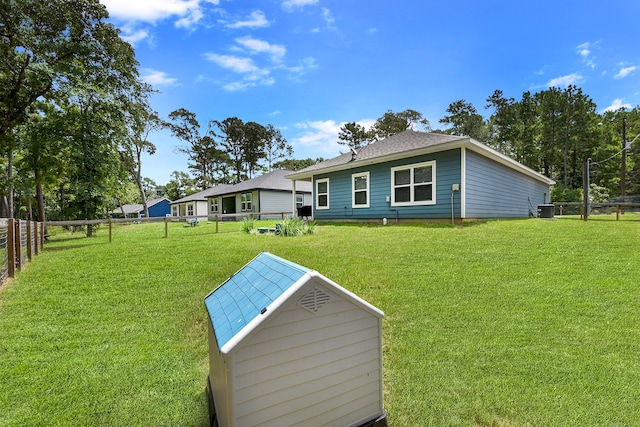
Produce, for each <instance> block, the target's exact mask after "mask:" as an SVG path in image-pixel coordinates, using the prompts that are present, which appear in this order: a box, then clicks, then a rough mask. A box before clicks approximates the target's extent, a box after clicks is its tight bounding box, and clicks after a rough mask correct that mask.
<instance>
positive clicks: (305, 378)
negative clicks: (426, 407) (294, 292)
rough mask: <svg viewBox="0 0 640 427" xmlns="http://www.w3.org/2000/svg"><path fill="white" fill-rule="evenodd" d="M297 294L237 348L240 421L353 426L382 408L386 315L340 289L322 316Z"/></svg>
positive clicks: (236, 388)
mask: <svg viewBox="0 0 640 427" xmlns="http://www.w3.org/2000/svg"><path fill="white" fill-rule="evenodd" d="M308 288H309V287H308ZM308 288H307V289H308ZM303 293H304V292H302V291H301V293H300V296H301V295H303ZM297 299H298V297H296V298H292V299H291V301H289V302H287V303H286V304H285V305H284V306H282V307H280V309H279V310H278V313H277V316H274V317H273V318H272V319H268V320H267V321H266V322H265V324H264V326H263V327H262V328H261V329H260V333H257V334H254V335H251V336H249V337H248V338H247V339H246V341H245V342H243V343H241V345H240V346H239V348H238V350H237V351H236V352H235V353H234V354H233V364H234V366H233V373H234V377H233V387H234V396H235V399H236V400H235V403H234V404H235V407H236V409H237V413H236V418H235V420H236V425H254V424H257V423H260V424H261V425H268V426H269V425H272V426H281V425H296V424H297V423H300V425H309V422H310V420H312V421H311V422H312V423H314V424H315V425H319V426H320V425H347V424H349V423H354V422H356V421H360V420H363V419H364V420H365V421H366V419H368V418H371V417H372V416H377V415H379V414H381V412H382V402H381V393H380V384H381V377H380V375H381V370H380V366H381V360H380V355H381V349H380V319H379V318H377V317H376V316H373V315H372V314H371V313H368V312H366V311H365V310H363V309H362V308H361V307H359V306H357V305H355V304H353V303H352V302H350V301H348V300H346V299H344V298H342V297H338V296H336V295H334V294H332V298H331V300H330V301H329V302H328V303H327V304H326V305H325V306H324V307H322V308H321V309H320V310H319V311H318V312H317V313H315V314H314V313H312V312H310V311H308V310H306V309H304V308H302V307H300V306H298V305H297ZM354 399H355V400H354ZM367 417H368V418H367ZM336 423H337V424H336Z"/></svg>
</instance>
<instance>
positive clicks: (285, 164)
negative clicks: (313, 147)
mask: <svg viewBox="0 0 640 427" xmlns="http://www.w3.org/2000/svg"><path fill="white" fill-rule="evenodd" d="M321 162H324V159H323V158H322V157H317V158H315V159H312V158H310V157H309V158H307V159H286V160H281V161H279V162H277V163H274V165H273V168H274V169H286V170H290V171H299V170H302V169H304V168H308V167H309V166H313V165H315V164H317V163H321Z"/></svg>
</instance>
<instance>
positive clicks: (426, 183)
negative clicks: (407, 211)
mask: <svg viewBox="0 0 640 427" xmlns="http://www.w3.org/2000/svg"><path fill="white" fill-rule="evenodd" d="M435 185H436V162H425V163H416V164H414V165H407V166H398V167H395V168H391V197H392V200H391V204H392V205H393V206H414V205H433V204H435V203H436V197H435V193H434V188H435Z"/></svg>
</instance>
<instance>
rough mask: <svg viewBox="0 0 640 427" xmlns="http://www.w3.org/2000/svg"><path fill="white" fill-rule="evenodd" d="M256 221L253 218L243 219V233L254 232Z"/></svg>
mask: <svg viewBox="0 0 640 427" xmlns="http://www.w3.org/2000/svg"><path fill="white" fill-rule="evenodd" d="M255 222H256V220H255V219H253V218H251V217H245V218H243V219H242V231H243V232H244V233H247V234H249V233H251V232H252V231H253V227H254V226H255Z"/></svg>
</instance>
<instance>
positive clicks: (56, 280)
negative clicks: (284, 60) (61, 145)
mask: <svg viewBox="0 0 640 427" xmlns="http://www.w3.org/2000/svg"><path fill="white" fill-rule="evenodd" d="M625 217H626V218H625V219H626V220H624V221H620V222H615V221H610V220H593V221H589V222H587V223H585V222H583V221H579V220H577V219H555V220H538V219H531V220H513V221H490V222H486V223H480V224H469V225H466V226H463V227H452V226H446V225H430V226H429V225H404V226H395V225H394V226H386V227H382V226H358V225H321V226H317V227H316V233H315V234H314V235H311V236H300V237H288V238H279V237H275V236H267V235H247V234H243V233H241V232H239V231H236V230H239V228H240V224H224V225H223V226H222V227H221V231H225V230H226V231H228V232H226V233H220V234H214V231H215V229H214V226H213V225H207V224H201V225H199V226H198V227H194V228H191V227H189V228H184V227H182V226H181V225H180V224H171V228H170V230H169V238H166V239H165V238H164V226H163V225H162V224H138V225H124V226H119V227H115V228H114V234H113V242H112V243H111V244H109V243H108V234H107V229H106V228H101V229H99V230H98V232H97V237H94V238H77V237H78V236H77V235H70V234H68V233H63V232H61V231H60V230H59V231H58V232H57V233H56V234H54V236H53V237H52V241H51V242H50V243H47V244H46V246H45V251H44V253H42V254H41V255H39V256H38V257H37V258H36V259H35V261H33V262H31V263H30V264H29V265H28V266H27V267H26V269H25V270H24V271H23V272H20V273H19V274H18V276H17V278H16V279H14V280H12V281H10V282H9V283H6V284H5V285H4V286H3V287H2V288H1V289H0V425H2V426H5V425H6V426H22V425H54V426H55V425H85V426H91V425H95V426H104V425H115V426H119V425H122V426H130V425H140V426H147V425H166V426H169V425H171V426H174V425H176V426H177V425H180V426H183V425H184V426H204V425H206V422H207V406H206V398H205V393H204V386H205V380H206V376H207V371H208V366H207V365H208V362H207V352H208V347H207V338H206V317H205V316H206V312H205V308H204V305H203V298H204V296H205V295H206V294H207V293H208V292H210V291H211V290H213V289H214V288H215V287H216V286H217V285H219V284H220V283H221V282H223V281H224V280H225V279H226V278H227V277H228V276H230V275H231V274H233V273H234V272H235V271H237V270H238V269H239V268H240V267H242V266H243V265H244V264H245V263H246V262H248V261H249V260H250V259H252V258H253V257H254V256H255V255H257V254H258V253H259V252H260V251H263V250H267V251H270V252H272V253H274V254H276V255H279V256H282V257H284V258H287V259H290V260H292V261H294V262H297V263H299V264H302V265H304V266H306V267H309V268H313V269H316V270H318V271H319V272H320V273H322V274H324V275H325V276H327V277H329V278H330V279H332V280H334V281H335V282H337V283H339V284H341V285H342V286H344V287H345V288H347V289H349V290H351V291H353V292H355V293H356V294H358V295H359V296H361V297H362V298H364V299H365V300H367V301H369V302H370V303H372V304H374V305H375V306H377V307H379V308H380V309H382V310H383V311H384V312H385V315H386V317H385V320H384V325H383V328H384V330H383V334H384V336H383V338H384V392H385V408H386V411H387V414H388V419H389V422H390V425H392V426H394V427H397V426H416V425H433V426H442V425H456V426H458V425H461V426H465V425H467V426H472V425H487V426H530V425H531V426H538V425H563V426H585V425H592V426H595V425H637V424H638V423H640V387H639V384H640V266H639V265H638V261H639V260H640V255H639V254H640V221H638V220H636V221H629V219H632V218H634V217H633V214H628V215H625ZM636 219H637V218H636ZM267 225H269V224H267ZM225 227H226V228H225ZM54 231H55V230H54Z"/></svg>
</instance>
